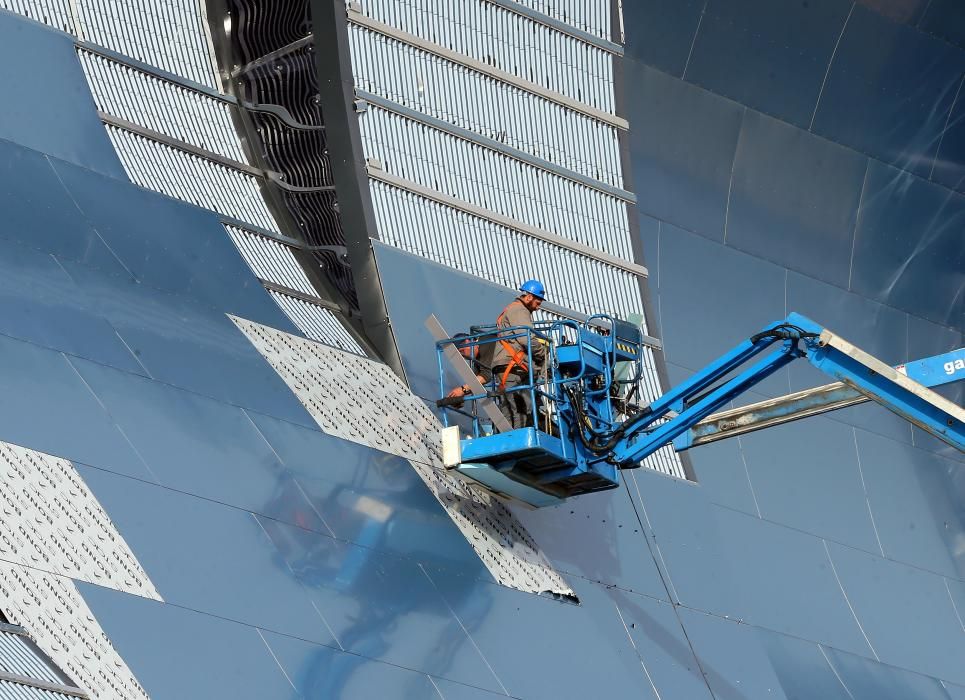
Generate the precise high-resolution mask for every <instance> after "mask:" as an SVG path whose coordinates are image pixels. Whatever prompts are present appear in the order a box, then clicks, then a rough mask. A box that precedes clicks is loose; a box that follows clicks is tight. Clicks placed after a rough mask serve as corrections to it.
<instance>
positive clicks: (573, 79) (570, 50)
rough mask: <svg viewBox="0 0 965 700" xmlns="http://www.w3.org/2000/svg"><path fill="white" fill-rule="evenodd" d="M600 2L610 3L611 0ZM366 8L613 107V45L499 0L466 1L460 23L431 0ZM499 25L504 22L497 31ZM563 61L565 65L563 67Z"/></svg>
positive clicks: (366, 11)
mask: <svg viewBox="0 0 965 700" xmlns="http://www.w3.org/2000/svg"><path fill="white" fill-rule="evenodd" d="M598 4H599V5H600V7H601V8H602V9H605V8H606V4H607V3H606V2H605V0H601V1H600V2H599V3H598ZM554 6H555V4H554ZM556 9H557V10H559V9H561V8H558V7H556ZM361 11H362V14H364V15H365V16H366V17H370V18H372V19H375V20H378V21H380V22H382V23H383V24H387V25H389V26H392V27H397V28H399V29H402V30H404V31H406V32H408V33H410V34H414V35H416V36H418V37H420V38H421V39H424V40H426V41H430V42H433V43H436V44H441V45H442V46H445V47H447V48H450V49H452V50H454V51H456V52H458V53H460V54H463V55H466V56H471V57H472V58H475V59H476V60H479V61H484V62H486V63H489V64H490V65H493V66H494V67H496V68H499V69H501V70H503V71H505V72H507V73H512V74H513V75H515V76H517V77H519V78H523V79H526V80H531V81H534V82H536V83H537V84H539V85H541V86H543V87H545V88H547V89H549V90H554V91H556V92H559V93H562V94H564V95H567V96H568V97H571V98H573V99H574V100H578V101H580V102H585V103H586V104H588V105H590V106H592V107H596V108H597V109H601V110H604V111H607V112H612V111H613V63H612V55H611V54H610V53H609V52H608V51H605V50H603V49H602V48H600V47H598V46H594V45H592V44H589V43H584V42H575V41H572V40H570V38H569V37H568V36H567V35H566V34H565V33H564V32H562V31H560V30H558V29H554V28H552V27H550V26H547V25H546V24H541V23H539V22H536V21H534V20H533V19H530V18H528V17H526V16H525V15H523V14H520V13H518V12H514V11H512V10H510V9H507V8H505V7H501V6H500V5H498V4H496V3H490V2H467V3H462V4H461V5H460V6H459V12H460V20H461V21H460V22H458V23H456V22H453V21H452V13H451V12H449V11H446V9H444V8H442V7H441V6H439V5H437V4H435V3H433V2H432V1H431V0H414V1H413V0H403V2H396V3H379V2H363V3H361ZM564 11H565V10H564ZM567 24H572V21H571V22H567ZM494 26H498V27H499V28H500V30H499V33H498V35H496V36H494V35H493V31H492V28H493V27H494ZM576 26H577V27H578V28H579V25H576ZM605 38H607V39H609V38H610V37H609V36H607V37H605ZM534 61H535V64H534ZM562 66H565V69H564V70H560V69H559V68H560V67H562Z"/></svg>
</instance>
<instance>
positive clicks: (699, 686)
mask: <svg viewBox="0 0 965 700" xmlns="http://www.w3.org/2000/svg"><path fill="white" fill-rule="evenodd" d="M608 595H609V596H610V597H611V598H612V599H613V601H614V603H615V604H616V606H617V611H618V612H619V615H620V618H621V621H622V622H623V623H624V626H625V628H626V630H627V633H628V634H629V635H630V639H631V640H632V641H633V646H634V648H635V649H636V652H637V654H638V655H639V656H640V663H642V664H643V666H644V668H646V670H647V676H648V677H649V679H650V681H651V683H652V684H653V687H654V688H656V690H657V691H658V692H659V693H660V697H662V698H687V700H703V699H704V698H706V699H707V700H710V698H711V694H710V690H709V689H708V687H707V683H706V681H704V678H703V674H701V672H700V666H699V665H698V663H697V658H696V657H695V656H694V652H693V649H691V647H690V642H689V640H688V639H687V636H686V634H685V633H684V630H683V627H682V626H681V624H680V619H679V618H678V617H677V612H676V610H675V609H674V607H673V606H672V605H670V604H668V603H664V602H662V601H658V600H653V599H652V598H648V597H645V596H639V595H633V594H632V593H625V592H623V591H621V590H619V589H610V590H608Z"/></svg>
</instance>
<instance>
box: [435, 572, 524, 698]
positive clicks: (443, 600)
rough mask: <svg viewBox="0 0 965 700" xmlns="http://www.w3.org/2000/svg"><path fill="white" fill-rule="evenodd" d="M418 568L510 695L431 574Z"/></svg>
mask: <svg viewBox="0 0 965 700" xmlns="http://www.w3.org/2000/svg"><path fill="white" fill-rule="evenodd" d="M418 567H419V570H420V571H421V572H422V575H423V576H425V577H426V578H427V579H429V583H430V584H431V585H432V587H433V588H434V589H435V590H436V593H438V594H439V598H440V599H441V600H442V602H443V603H445V604H446V608H447V609H448V610H449V614H451V615H452V618H453V619H454V620H455V621H456V622H457V623H458V624H459V627H460V628H461V629H462V631H463V633H464V634H465V635H466V639H468V640H469V643H470V644H472V647H473V649H475V650H476V653H477V654H479V658H481V659H482V660H483V663H485V664H486V668H488V669H489V672H490V673H492V674H493V678H495V679H496V682H497V683H499V687H500V688H502V689H503V695H509V691H508V690H507V689H506V686H505V685H503V682H502V681H501V680H500V679H499V676H497V675H496V670H495V669H494V668H493V667H492V665H491V664H490V663H489V659H487V658H486V655H485V654H483V653H482V649H480V648H479V645H478V644H476V640H475V639H473V638H472V635H471V634H469V630H468V629H466V626H465V625H464V624H462V620H461V619H460V618H459V616H458V615H457V614H456V611H455V610H453V609H452V606H451V605H449V601H448V600H446V597H445V596H444V595H443V594H442V591H440V590H439V586H437V585H436V582H435V581H433V580H432V577H431V576H430V575H429V572H428V571H426V569H425V567H424V566H422V564H421V563H420V564H418Z"/></svg>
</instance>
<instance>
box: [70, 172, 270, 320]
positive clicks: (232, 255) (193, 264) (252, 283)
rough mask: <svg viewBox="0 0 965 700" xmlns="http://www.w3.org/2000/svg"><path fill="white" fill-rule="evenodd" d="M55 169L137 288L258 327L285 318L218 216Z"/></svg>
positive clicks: (104, 179)
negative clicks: (183, 299) (188, 300)
mask: <svg viewBox="0 0 965 700" xmlns="http://www.w3.org/2000/svg"><path fill="white" fill-rule="evenodd" d="M53 167H54V170H55V171H56V172H57V174H58V175H59V177H60V179H61V180H62V181H63V183H64V186H65V187H66V188H67V190H68V192H69V193H70V196H71V197H72V198H73V200H74V201H75V202H76V203H77V206H78V207H79V208H80V210H81V212H83V218H84V219H86V221H87V222H89V223H90V225H91V226H92V227H93V228H94V229H95V230H96V231H97V233H98V234H99V235H100V236H101V238H102V239H103V240H104V242H105V243H106V244H107V245H108V246H109V247H110V248H111V250H112V251H113V252H114V254H115V255H117V257H118V258H119V259H120V260H121V262H122V263H123V264H124V266H125V268H126V269H127V270H129V271H130V273H131V274H132V275H133V276H134V278H135V279H137V281H138V282H139V283H142V284H144V285H146V286H148V287H153V288H155V289H160V290H163V291H167V292H174V293H177V294H183V295H187V296H191V297H192V298H194V299H195V300H196V301H197V302H199V303H201V304H206V305H208V306H212V307H215V308H217V309H221V310H223V311H227V312H230V313H235V314H238V315H240V316H244V317H245V318H248V319H250V320H253V321H260V322H264V323H272V322H273V321H276V320H277V319H281V318H284V316H283V315H282V314H281V313H280V312H279V310H278V308H277V306H276V305H275V303H274V302H273V301H272V300H271V298H270V297H269V296H268V295H267V293H266V292H265V290H264V288H263V287H262V286H261V284H260V283H259V282H258V280H257V279H256V278H255V276H254V275H253V274H252V272H251V270H250V268H249V267H248V266H247V265H246V264H245V262H244V260H243V259H242V258H241V256H240V254H239V253H238V250H237V248H235V246H234V244H233V243H232V242H231V240H230V239H229V238H228V235H227V233H225V230H224V227H223V226H222V225H221V223H220V222H219V219H218V216H217V215H216V214H214V213H212V212H210V211H207V210H205V209H199V208H197V207H195V206H192V205H190V204H185V203H184V202H180V201H178V200H175V199H169V198H168V197H164V196H162V195H159V194H157V193H155V192H149V191H147V190H143V189H141V188H139V187H137V186H135V185H132V184H130V183H128V182H122V181H119V180H114V179H111V178H107V177H103V176H100V175H97V174H96V173H92V172H90V171H89V170H84V169H83V168H79V167H77V166H74V165H70V164H69V163H63V162H55V163H54V164H53ZM105 203H108V204H107V205H106V206H105Z"/></svg>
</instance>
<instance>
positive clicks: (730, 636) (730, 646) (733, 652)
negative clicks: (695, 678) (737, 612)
mask: <svg viewBox="0 0 965 700" xmlns="http://www.w3.org/2000/svg"><path fill="white" fill-rule="evenodd" d="M680 618H681V620H683V623H684V626H685V627H686V628H687V636H688V637H689V638H690V641H691V643H692V644H693V648H694V651H695V652H696V653H697V658H698V659H699V660H700V665H701V668H702V669H703V671H704V675H705V676H706V677H707V682H708V683H709V684H710V687H711V689H712V690H713V691H714V697H716V698H727V699H728V700H745V699H746V700H750V698H754V699H755V700H756V698H767V699H768V700H791V696H787V695H785V694H784V691H783V690H782V687H781V682H780V681H779V680H778V678H777V675H776V674H775V672H774V669H773V668H772V667H771V664H770V662H769V661H768V657H767V654H766V652H765V651H764V646H763V645H762V644H761V641H760V640H759V639H758V632H757V629H756V628H755V627H751V626H749V625H745V624H741V623H738V622H735V621H733V620H725V619H724V618H721V617H716V616H714V615H705V614H703V613H700V612H697V611H695V610H690V609H688V608H680Z"/></svg>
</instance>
